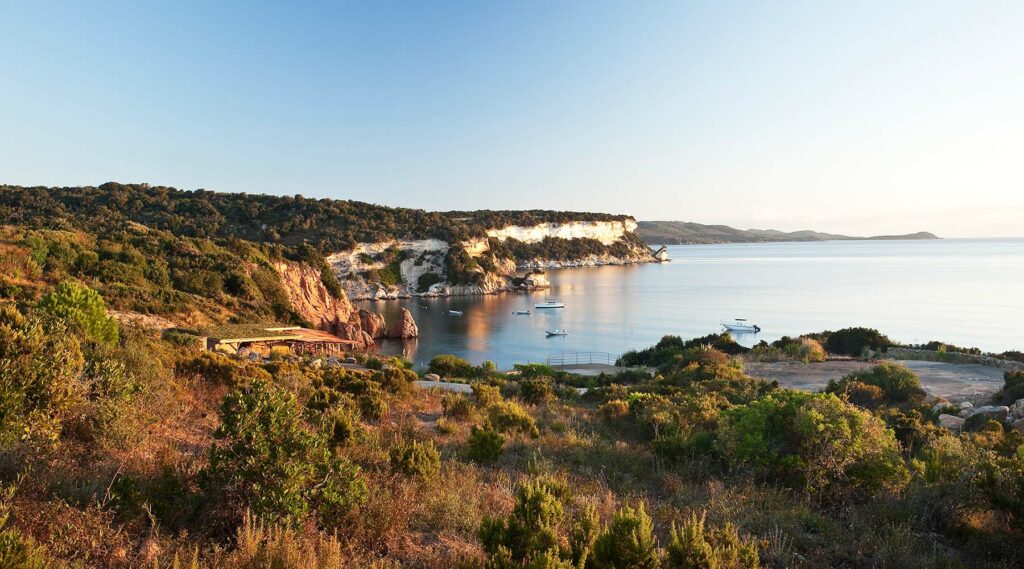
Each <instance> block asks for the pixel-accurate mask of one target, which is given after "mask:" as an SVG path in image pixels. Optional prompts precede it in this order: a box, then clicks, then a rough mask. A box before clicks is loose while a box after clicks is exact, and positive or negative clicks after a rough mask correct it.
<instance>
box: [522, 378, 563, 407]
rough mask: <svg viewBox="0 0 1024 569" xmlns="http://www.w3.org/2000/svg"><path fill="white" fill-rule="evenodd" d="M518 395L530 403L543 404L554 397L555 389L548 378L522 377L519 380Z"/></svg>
mask: <svg viewBox="0 0 1024 569" xmlns="http://www.w3.org/2000/svg"><path fill="white" fill-rule="evenodd" d="M519 396H520V397H521V398H522V399H523V401H525V402H526V403H529V404H530V405H543V404H545V403H547V402H548V401H551V400H552V399H554V398H555V391H554V389H552V387H551V380H550V379H547V378H536V379H523V380H520V381H519Z"/></svg>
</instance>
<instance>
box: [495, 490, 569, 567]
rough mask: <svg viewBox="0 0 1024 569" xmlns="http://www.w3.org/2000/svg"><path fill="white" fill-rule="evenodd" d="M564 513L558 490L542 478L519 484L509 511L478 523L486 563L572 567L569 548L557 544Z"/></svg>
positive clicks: (501, 565)
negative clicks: (486, 557) (488, 559)
mask: <svg viewBox="0 0 1024 569" xmlns="http://www.w3.org/2000/svg"><path fill="white" fill-rule="evenodd" d="M564 515H565V508H564V506H563V504H562V494H561V493H560V492H559V491H558V489H556V488H552V487H551V486H549V485H548V483H547V482H546V481H545V480H542V479H537V480H531V481H526V482H523V483H521V484H519V486H518V487H517V488H516V498H515V505H514V506H513V508H512V513H511V514H510V515H509V516H508V517H507V518H504V519H502V518H490V517H484V520H483V522H482V523H481V524H480V530H479V532H478V533H479V536H480V542H481V544H482V545H483V549H484V552H485V553H486V554H487V555H488V557H489V558H490V564H491V565H493V566H500V567H514V566H519V567H551V568H560V567H564V568H566V569H568V567H572V565H571V564H569V563H568V562H569V561H570V560H571V559H570V556H571V550H566V549H564V548H562V547H560V539H559V534H558V529H559V526H560V525H561V522H562V518H563V517H564ZM574 543H575V542H574ZM580 565H581V566H582V563H581V564H580Z"/></svg>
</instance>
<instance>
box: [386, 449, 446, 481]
mask: <svg viewBox="0 0 1024 569" xmlns="http://www.w3.org/2000/svg"><path fill="white" fill-rule="evenodd" d="M440 468H441V453H439V452H437V448H436V447H435V446H434V443H433V442H431V441H427V442H425V443H421V442H418V441H411V442H408V443H398V444H396V445H394V446H393V447H391V469H392V470H394V471H395V472H400V473H402V474H405V475H407V476H419V477H422V478H429V477H431V476H434V475H435V474H437V471H438V470H439V469H440Z"/></svg>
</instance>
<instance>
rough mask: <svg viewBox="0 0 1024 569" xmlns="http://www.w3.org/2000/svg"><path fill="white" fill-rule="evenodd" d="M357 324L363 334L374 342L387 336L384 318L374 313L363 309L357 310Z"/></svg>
mask: <svg viewBox="0 0 1024 569" xmlns="http://www.w3.org/2000/svg"><path fill="white" fill-rule="evenodd" d="M359 323H360V325H361V326H362V329H363V331H364V332H366V333H367V334H369V335H370V337H371V338H373V339H374V340H380V339H381V338H384V337H385V336H387V323H385V322H384V317H383V316H381V315H380V314H378V313H376V312H370V311H369V310H367V309H365V308H360V309H359Z"/></svg>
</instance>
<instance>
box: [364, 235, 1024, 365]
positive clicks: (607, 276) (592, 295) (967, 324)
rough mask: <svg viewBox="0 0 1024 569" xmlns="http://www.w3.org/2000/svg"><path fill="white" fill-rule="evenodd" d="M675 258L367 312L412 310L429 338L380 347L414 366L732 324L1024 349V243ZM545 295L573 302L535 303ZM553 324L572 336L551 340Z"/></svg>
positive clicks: (821, 245)
mask: <svg viewBox="0 0 1024 569" xmlns="http://www.w3.org/2000/svg"><path fill="white" fill-rule="evenodd" d="M669 252H670V254H671V256H672V259H673V260H672V261H671V262H670V263H664V264H645V265H631V266H607V267H592V268H574V269H556V270H551V271H549V272H548V277H549V279H550V281H551V284H552V287H551V290H549V291H539V292H533V293H528V294H527V293H506V294H499V295H489V296H474V297H452V298H437V299H422V298H414V299H409V300H401V301H384V302H367V303H358V304H360V305H363V306H366V307H367V308H371V309H373V310H376V311H380V312H383V313H384V314H385V317H387V318H389V319H390V318H394V316H395V314H396V313H397V311H398V309H399V307H406V308H408V309H409V310H410V311H411V312H412V314H413V317H414V318H415V319H416V322H417V323H418V324H419V328H420V338H419V339H418V340H416V341H413V342H405V343H403V342H398V341H385V342H383V344H382V346H381V348H380V349H381V351H382V352H383V353H386V354H392V355H394V354H403V355H405V356H406V357H408V358H410V359H412V360H413V361H414V362H415V363H416V364H417V365H424V364H425V363H426V362H428V361H429V360H430V358H431V357H433V356H434V355H436V354H455V355H458V356H461V357H463V358H466V359H468V360H470V361H471V362H473V363H475V364H479V363H480V362H482V361H484V360H492V361H494V362H495V363H496V364H497V365H498V366H499V368H502V369H505V368H509V367H511V366H512V365H513V364H515V363H521V362H528V361H535V362H536V361H539V362H543V361H546V359H547V358H548V357H549V356H552V355H555V354H559V353H577V352H601V353H610V354H612V355H617V354H621V353H622V352H624V351H626V350H628V349H632V348H643V347H646V346H649V345H651V344H654V343H655V342H657V341H658V339H659V338H661V337H662V336H664V335H665V334H676V335H679V336H682V337H683V338H693V337H698V336H703V335H705V334H709V333H712V332H718V331H720V330H721V323H722V322H725V321H728V320H731V319H733V318H737V317H740V318H747V319H748V320H750V321H751V322H754V323H757V324H758V325H760V326H761V328H762V332H761V333H759V334H736V335H735V337H736V339H737V341H739V342H740V343H742V344H745V345H748V346H749V345H753V344H754V343H756V342H758V341H760V340H768V341H772V340H775V339H778V338H780V337H782V336H785V335H790V336H792V335H798V334H802V333H807V332H814V331H821V330H826V329H838V328H843V327H848V326H868V327H872V328H878V329H879V330H881V331H882V332H884V333H886V334H888V335H889V336H890V337H891V338H893V339H894V340H897V341H901V342H907V343H923V342H927V341H929V340H941V341H945V342H949V343H953V344H957V345H964V346H975V347H979V348H981V349H983V350H986V351H994V352H1002V351H1005V350H1024V239H943V240H928V241H827V242H814V243H749V244H724V245H678V246H670V247H669ZM549 296H550V297H557V298H560V299H561V300H562V301H564V302H565V305H566V307H565V308H564V309H554V310H537V309H535V308H534V304H535V303H537V302H541V301H543V300H544V299H545V298H546V297H549ZM449 310H459V311H462V312H463V315H462V316H451V315H449V314H448V311H449ZM516 310H530V311H531V312H532V314H530V315H529V316H521V315H515V314H513V312H514V311H516ZM550 328H564V329H567V330H568V331H569V335H568V336H563V337H550V338H549V337H547V336H546V335H545V333H544V331H545V330H546V329H550Z"/></svg>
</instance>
